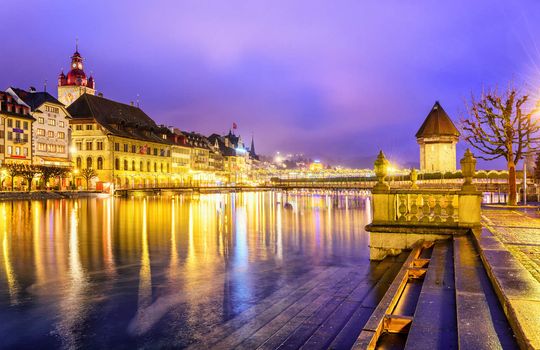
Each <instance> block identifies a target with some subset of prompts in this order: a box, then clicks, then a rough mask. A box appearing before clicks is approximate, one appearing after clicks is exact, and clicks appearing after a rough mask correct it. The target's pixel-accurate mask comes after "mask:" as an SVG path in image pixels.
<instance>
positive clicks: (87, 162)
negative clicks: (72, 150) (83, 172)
mask: <svg viewBox="0 0 540 350" xmlns="http://www.w3.org/2000/svg"><path fill="white" fill-rule="evenodd" d="M86 167H87V168H88V169H90V168H91V167H92V158H91V157H88V158H86Z"/></svg>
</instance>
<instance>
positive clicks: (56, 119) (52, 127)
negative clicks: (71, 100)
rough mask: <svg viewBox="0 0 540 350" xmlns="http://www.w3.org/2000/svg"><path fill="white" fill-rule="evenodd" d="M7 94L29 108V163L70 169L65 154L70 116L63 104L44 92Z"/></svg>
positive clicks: (11, 92)
mask: <svg viewBox="0 0 540 350" xmlns="http://www.w3.org/2000/svg"><path fill="white" fill-rule="evenodd" d="M7 92H8V93H9V94H10V95H11V96H13V98H14V99H16V100H17V101H18V102H19V103H21V104H24V105H26V106H28V107H29V108H30V111H31V114H32V116H33V117H34V119H35V122H34V123H32V135H33V137H32V163H33V164H34V165H48V166H62V167H69V166H71V159H70V154H69V146H70V136H71V130H70V125H69V120H70V119H71V117H70V116H69V113H68V112H67V110H66V109H65V107H64V105H63V104H62V103H60V102H59V101H58V100H57V99H56V98H54V97H53V96H52V95H50V94H49V93H48V92H45V91H41V92H38V91H35V89H30V91H25V90H22V89H17V88H9V89H8V90H7Z"/></svg>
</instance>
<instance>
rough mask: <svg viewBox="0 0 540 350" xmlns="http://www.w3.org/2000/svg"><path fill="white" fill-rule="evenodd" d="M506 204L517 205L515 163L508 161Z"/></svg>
mask: <svg viewBox="0 0 540 350" xmlns="http://www.w3.org/2000/svg"><path fill="white" fill-rule="evenodd" d="M508 205H517V188H516V164H515V163H514V162H513V161H508Z"/></svg>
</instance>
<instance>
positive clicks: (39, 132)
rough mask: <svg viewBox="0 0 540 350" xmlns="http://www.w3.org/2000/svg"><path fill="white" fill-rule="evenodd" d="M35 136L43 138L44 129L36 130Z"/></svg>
mask: <svg viewBox="0 0 540 350" xmlns="http://www.w3.org/2000/svg"><path fill="white" fill-rule="evenodd" d="M37 136H45V129H37Z"/></svg>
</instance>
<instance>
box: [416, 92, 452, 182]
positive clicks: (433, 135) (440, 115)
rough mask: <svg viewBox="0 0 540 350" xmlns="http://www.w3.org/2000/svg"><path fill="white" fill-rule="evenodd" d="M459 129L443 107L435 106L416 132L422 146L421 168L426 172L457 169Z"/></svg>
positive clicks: (436, 104) (437, 104)
mask: <svg viewBox="0 0 540 350" xmlns="http://www.w3.org/2000/svg"><path fill="white" fill-rule="evenodd" d="M458 139H459V131H458V130H457V128H456V126H455V125H454V123H453V122H452V120H451V119H450V117H449V116H448V114H447V113H446V112H445V111H444V109H443V108H442V107H441V105H440V104H439V102H438V101H437V102H435V104H434V105H433V108H432V109H431V111H430V112H429V114H428V116H427V117H426V119H425V120H424V123H423V124H422V126H421V127H420V129H419V130H418V132H417V133H416V140H417V142H418V145H419V146H420V170H421V171H425V172H447V171H451V172H454V171H456V144H457V142H458Z"/></svg>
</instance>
